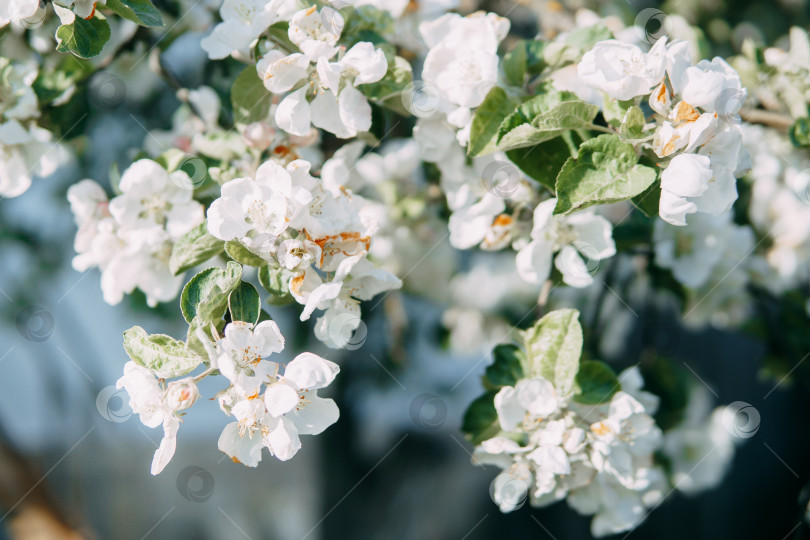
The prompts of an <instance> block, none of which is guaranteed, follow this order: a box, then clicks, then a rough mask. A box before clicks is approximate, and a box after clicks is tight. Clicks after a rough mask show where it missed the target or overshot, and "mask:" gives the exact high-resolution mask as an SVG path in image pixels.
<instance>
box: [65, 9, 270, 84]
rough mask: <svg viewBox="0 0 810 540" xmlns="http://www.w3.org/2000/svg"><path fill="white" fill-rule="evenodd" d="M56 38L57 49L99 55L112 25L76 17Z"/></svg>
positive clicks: (98, 20)
mask: <svg viewBox="0 0 810 540" xmlns="http://www.w3.org/2000/svg"><path fill="white" fill-rule="evenodd" d="M56 38H57V39H58V40H59V44H58V45H57V46H56V50H57V51H59V52H70V53H73V54H75V55H76V56H79V57H81V58H92V57H93V56H98V54H99V53H100V52H101V49H103V48H104V44H105V43H107V42H108V41H109V40H110V25H109V24H107V21H106V20H104V19H102V18H100V17H99V16H98V15H96V16H95V17H93V18H92V19H82V18H81V17H76V19H75V20H74V21H73V22H72V23H71V24H63V25H62V26H60V27H59V28H57V29H56ZM254 71H255V70H254Z"/></svg>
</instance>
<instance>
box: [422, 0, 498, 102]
mask: <svg viewBox="0 0 810 540" xmlns="http://www.w3.org/2000/svg"><path fill="white" fill-rule="evenodd" d="M419 29H420V32H421V33H422V37H423V38H424V40H425V43H427V45H428V47H430V51H429V52H428V54H427V56H426V57H425V65H424V68H423V71H422V78H423V80H424V81H425V82H427V83H430V84H432V85H434V86H435V87H436V88H437V89H438V91H439V94H440V98H441V99H442V100H443V101H445V102H448V103H453V104H455V105H460V106H462V107H476V106H478V105H480V104H481V102H482V101H483V100H484V97H485V96H486V95H487V93H488V92H489V91H490V89H491V88H492V87H493V86H494V85H495V83H496V82H497V78H498V54H497V52H498V44H499V43H500V42H501V40H502V39H503V38H504V37H505V36H506V33H507V32H508V31H509V21H508V20H507V19H504V18H502V17H499V16H497V15H495V14H494V13H489V14H484V13H483V12H477V13H474V14H472V15H469V16H467V17H462V16H460V15H458V14H455V13H448V14H446V15H444V16H442V17H439V18H438V19H436V20H435V21H431V22H425V23H422V24H421V25H420V28H419Z"/></svg>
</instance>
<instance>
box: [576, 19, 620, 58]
mask: <svg viewBox="0 0 810 540" xmlns="http://www.w3.org/2000/svg"><path fill="white" fill-rule="evenodd" d="M606 39H613V32H611V31H610V30H609V29H608V27H607V26H605V25H604V24H603V23H601V22H600V23H597V24H595V25H592V26H585V27H582V28H575V29H574V30H571V32H569V33H568V35H567V36H566V37H565V43H566V44H568V45H571V46H572V47H576V48H578V49H579V50H580V51H582V52H585V51H588V50H591V49H593V46H594V45H596V43H597V42H599V41H604V40H606Z"/></svg>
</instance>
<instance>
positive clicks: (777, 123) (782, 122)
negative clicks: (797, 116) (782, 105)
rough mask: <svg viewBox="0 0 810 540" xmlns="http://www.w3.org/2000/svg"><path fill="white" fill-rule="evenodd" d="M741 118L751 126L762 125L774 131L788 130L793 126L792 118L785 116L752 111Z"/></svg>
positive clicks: (758, 110)
mask: <svg viewBox="0 0 810 540" xmlns="http://www.w3.org/2000/svg"><path fill="white" fill-rule="evenodd" d="M740 116H742V118H743V120H745V121H746V122H749V123H751V124H762V125H764V126H768V127H772V128H776V129H789V128H790V126H792V125H793V118H791V117H790V116H788V115H786V114H781V113H776V112H771V111H763V110H762V109H754V110H752V111H749V112H748V113H746V114H745V115H742V114H741V115H740Z"/></svg>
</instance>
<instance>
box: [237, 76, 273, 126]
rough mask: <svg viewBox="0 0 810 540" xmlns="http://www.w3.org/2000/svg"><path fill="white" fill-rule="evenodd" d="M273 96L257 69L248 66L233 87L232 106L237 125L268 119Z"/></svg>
mask: <svg viewBox="0 0 810 540" xmlns="http://www.w3.org/2000/svg"><path fill="white" fill-rule="evenodd" d="M272 101H273V95H272V94H271V93H270V91H269V90H268V89H267V88H265V87H264V84H263V83H262V81H261V79H259V74H258V73H257V72H256V68H255V67H253V66H248V67H246V68H245V69H244V70H242V73H240V74H239V76H238V77H236V80H235V81H234V83H233V86H232V87H231V106H232V107H233V119H234V122H236V123H242V124H250V123H251V122H258V121H261V120H265V119H267V117H268V115H269V114H270V104H271V103H272Z"/></svg>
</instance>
